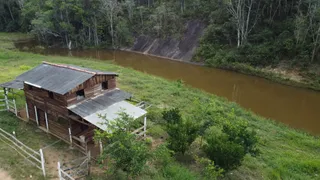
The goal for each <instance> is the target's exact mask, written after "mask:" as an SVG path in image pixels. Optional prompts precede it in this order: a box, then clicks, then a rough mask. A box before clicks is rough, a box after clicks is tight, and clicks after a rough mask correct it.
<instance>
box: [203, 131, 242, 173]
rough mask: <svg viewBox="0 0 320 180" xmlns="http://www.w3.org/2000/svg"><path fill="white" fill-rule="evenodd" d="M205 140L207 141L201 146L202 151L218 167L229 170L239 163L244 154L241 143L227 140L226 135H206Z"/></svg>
mask: <svg viewBox="0 0 320 180" xmlns="http://www.w3.org/2000/svg"><path fill="white" fill-rule="evenodd" d="M205 140H206V142H207V143H206V144H205V145H204V146H203V150H204V152H205V153H206V155H207V156H208V157H209V159H210V160H213V161H214V162H215V163H216V164H217V165H218V166H219V167H221V168H223V169H225V170H230V169H233V168H235V167H237V166H239V165H241V161H242V160H243V158H244V156H245V151H244V148H243V147H242V146H241V145H239V144H236V143H234V142H231V141H229V140H228V137H227V136H226V135H220V136H216V135H214V134H211V135H209V136H206V137H205Z"/></svg>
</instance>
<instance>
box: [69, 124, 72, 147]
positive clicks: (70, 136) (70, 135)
mask: <svg viewBox="0 0 320 180" xmlns="http://www.w3.org/2000/svg"><path fill="white" fill-rule="evenodd" d="M69 138H70V143H71V146H72V134H71V128H69Z"/></svg>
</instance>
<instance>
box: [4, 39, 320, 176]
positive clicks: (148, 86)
mask: <svg viewBox="0 0 320 180" xmlns="http://www.w3.org/2000/svg"><path fill="white" fill-rule="evenodd" d="M0 36H1V34H0ZM0 39H1V37H0ZM42 61H49V62H53V63H66V64H75V65H79V66H85V67H89V68H94V69H99V70H106V71H114V72H117V73H119V78H118V86H119V87H120V88H121V89H123V90H125V91H128V92H130V93H133V94H134V96H135V97H136V98H138V99H141V100H144V101H147V102H150V103H151V104H152V105H153V106H154V107H157V108H166V107H178V108H180V109H181V111H182V112H183V115H185V116H187V115H192V113H193V112H194V109H205V108H206V107H210V108H211V109H210V111H211V112H213V113H212V115H211V117H212V118H215V117H217V116H224V117H227V115H228V114H230V113H231V112H233V113H234V115H235V117H236V118H235V120H238V119H245V120H247V121H248V123H249V125H250V128H252V129H255V130H256V131H257V133H258V136H259V138H260V141H259V144H258V148H259V149H260V151H261V154H260V155H259V156H257V157H252V156H246V157H245V160H244V161H243V164H242V166H240V167H239V168H238V169H236V170H233V171H231V172H228V173H227V174H226V175H225V177H224V179H288V180H289V179H290V180H291V179H320V139H319V137H315V136H312V135H309V134H307V133H304V132H301V131H297V130H294V129H292V128H289V127H287V126H285V125H283V124H280V123H277V122H275V121H273V120H270V119H265V118H263V117H260V116H257V115H255V114H254V113H252V112H249V111H247V110H244V109H243V108H241V107H240V106H239V105H237V104H235V103H230V102H227V101H226V100H225V99H223V98H220V97H217V96H215V95H212V94H209V93H206V92H203V91H201V90H198V89H195V88H191V87H188V86H186V85H184V84H182V83H180V82H172V81H168V80H165V79H162V78H159V77H155V76H151V75H148V74H145V73H142V72H138V71H135V70H133V69H130V68H124V67H120V66H118V65H115V64H112V63H111V62H108V61H101V60H96V59H82V58H73V57H59V56H42V55H37V54H32V53H24V52H17V51H13V50H8V49H6V48H0V71H1V73H0V82H5V81H9V80H12V79H14V78H15V77H16V76H18V75H19V74H21V73H23V72H25V71H27V70H28V69H31V68H33V67H35V66H37V65H39V64H40V63H41V62H42ZM195 100H197V101H198V103H195ZM209 103H210V106H208V104H209ZM0 116H1V117H2V116H3V114H0ZM306 118H307V117H306ZM319 118H320V117H319ZM1 121H3V118H0V123H1ZM2 126H3V124H1V127H2ZM151 128H152V127H151ZM157 128H158V127H157ZM27 136H30V138H38V139H39V137H36V136H38V135H37V134H36V133H29V134H28V135H27ZM35 142H36V144H37V143H39V142H37V141H35ZM36 144H35V145H36ZM0 145H1V143H0ZM6 154H10V150H1V153H0V157H1V159H0V163H1V164H2V165H1V166H5V167H9V166H10V165H11V164H15V163H11V162H8V161H5V160H4V157H5V156H7V155H6ZM12 158H13V160H15V158H14V157H12ZM10 159H11V158H10ZM1 166H0V167H1ZM15 169H19V168H18V165H16V166H13V167H11V168H10V169H8V168H6V170H9V171H11V170H12V171H15Z"/></svg>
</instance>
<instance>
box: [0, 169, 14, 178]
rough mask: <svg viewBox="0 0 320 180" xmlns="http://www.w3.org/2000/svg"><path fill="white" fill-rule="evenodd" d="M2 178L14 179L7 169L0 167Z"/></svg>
mask: <svg viewBox="0 0 320 180" xmlns="http://www.w3.org/2000/svg"><path fill="white" fill-rule="evenodd" d="M0 179H1V180H13V179H12V178H11V176H10V175H9V174H8V172H6V171H4V170H2V169H0Z"/></svg>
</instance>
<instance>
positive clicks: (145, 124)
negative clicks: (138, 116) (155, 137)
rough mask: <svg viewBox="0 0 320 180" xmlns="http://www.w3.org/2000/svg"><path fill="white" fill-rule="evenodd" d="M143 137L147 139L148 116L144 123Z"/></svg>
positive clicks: (145, 117)
mask: <svg viewBox="0 0 320 180" xmlns="http://www.w3.org/2000/svg"><path fill="white" fill-rule="evenodd" d="M143 132H144V133H143V137H146V133H147V116H144V121H143Z"/></svg>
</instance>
